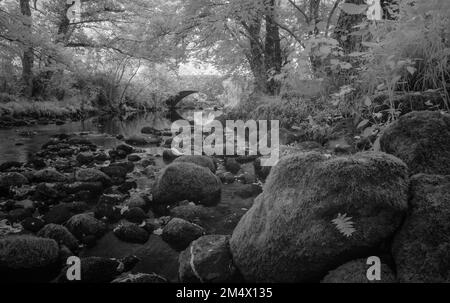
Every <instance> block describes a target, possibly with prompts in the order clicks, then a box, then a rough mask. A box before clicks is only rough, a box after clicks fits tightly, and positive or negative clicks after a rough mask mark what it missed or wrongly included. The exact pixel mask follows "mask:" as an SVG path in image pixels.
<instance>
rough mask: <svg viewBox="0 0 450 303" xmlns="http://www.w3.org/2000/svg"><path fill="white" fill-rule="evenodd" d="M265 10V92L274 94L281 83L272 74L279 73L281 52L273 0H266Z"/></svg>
mask: <svg viewBox="0 0 450 303" xmlns="http://www.w3.org/2000/svg"><path fill="white" fill-rule="evenodd" d="M266 5H267V11H266V41H265V49H264V51H265V68H266V73H267V77H268V83H267V93H268V94H270V95H276V94H278V93H279V92H280V87H281V83H280V81H279V80H276V79H274V76H276V75H279V74H280V73H281V68H282V65H283V58H282V52H281V39H280V28H279V27H278V25H277V22H276V12H275V0H268V1H267V3H266Z"/></svg>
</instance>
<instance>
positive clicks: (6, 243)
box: [0, 235, 59, 282]
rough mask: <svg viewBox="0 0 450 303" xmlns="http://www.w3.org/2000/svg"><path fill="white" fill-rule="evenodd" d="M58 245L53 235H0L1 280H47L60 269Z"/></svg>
mask: <svg viewBox="0 0 450 303" xmlns="http://www.w3.org/2000/svg"><path fill="white" fill-rule="evenodd" d="M58 257H59V247H58V243H56V241H54V240H52V239H44V238H38V237H33V236H25V235H21V236H9V237H5V238H2V239H0V272H1V275H0V281H8V282H12V281H16V282H17V281H24V282H27V281H36V282H46V281H48V280H50V279H52V278H54V276H56V274H57V272H58V261H59V259H58Z"/></svg>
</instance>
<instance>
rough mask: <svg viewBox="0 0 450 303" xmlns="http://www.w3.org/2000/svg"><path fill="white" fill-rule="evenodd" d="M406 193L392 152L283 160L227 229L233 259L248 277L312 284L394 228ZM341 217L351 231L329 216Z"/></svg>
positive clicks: (404, 176) (405, 176)
mask: <svg viewBox="0 0 450 303" xmlns="http://www.w3.org/2000/svg"><path fill="white" fill-rule="evenodd" d="M407 195H408V170H407V167H406V165H405V164H404V163H403V162H402V161H401V160H399V159H397V158H395V157H393V156H391V155H387V154H384V153H360V154H356V155H353V156H348V157H336V158H331V157H329V156H327V155H322V154H319V153H315V152H312V153H305V154H296V155H292V156H289V157H286V158H283V159H282V160H281V161H280V162H279V163H278V165H277V166H275V167H274V168H273V169H272V172H271V174H270V175H269V178H268V180H267V183H266V185H265V188H264V192H263V193H262V194H261V195H260V196H258V198H256V200H255V203H254V205H253V206H252V208H251V209H250V210H249V211H248V212H247V213H246V214H245V215H244V216H243V218H242V219H241V221H240V222H239V224H238V226H237V227H236V229H235V230H234V232H233V235H232V238H231V241H230V247H231V251H232V254H233V259H234V262H235V264H236V266H237V267H238V269H239V270H240V271H241V273H242V274H243V276H244V278H245V279H246V281H249V282H309V281H319V280H320V279H321V278H323V277H324V276H325V275H326V273H327V272H328V271H329V270H331V269H333V268H336V267H337V266H339V265H341V264H344V263H345V262H348V261H351V260H354V259H357V258H359V257H363V256H365V255H367V254H368V253H371V252H373V251H374V250H375V251H377V249H378V248H379V247H380V246H381V245H382V244H384V242H386V241H387V240H388V239H389V238H390V237H391V236H392V235H393V234H394V232H395V231H396V230H397V228H398V227H399V226H400V224H401V222H402V220H403V215H404V213H405V212H406V210H407ZM344 214H345V215H346V216H347V217H348V218H352V219H351V220H352V222H353V227H354V228H355V231H354V232H353V233H351V232H350V233H349V234H347V235H346V234H345V232H346V231H351V228H348V230H346V229H345V228H340V229H339V228H338V226H337V224H336V223H335V221H334V220H335V219H337V218H338V217H339V216H340V215H344ZM343 221H345V220H343ZM341 223H343V222H341ZM344 225H345V224H344ZM348 227H350V226H348Z"/></svg>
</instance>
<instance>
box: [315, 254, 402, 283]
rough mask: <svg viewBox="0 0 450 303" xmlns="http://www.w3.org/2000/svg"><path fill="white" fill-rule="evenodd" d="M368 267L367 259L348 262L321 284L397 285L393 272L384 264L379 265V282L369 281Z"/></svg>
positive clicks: (332, 272) (329, 274) (331, 272)
mask: <svg viewBox="0 0 450 303" xmlns="http://www.w3.org/2000/svg"><path fill="white" fill-rule="evenodd" d="M370 266H371V265H367V259H359V260H355V261H351V262H348V263H346V264H344V265H342V266H339V267H338V268H336V269H335V270H332V271H330V272H329V273H328V275H326V277H325V278H323V280H322V283H397V279H396V278H395V274H394V272H393V271H392V269H390V268H389V266H388V265H386V264H384V263H381V271H380V280H379V281H378V280H374V281H371V280H369V279H368V278H367V271H368V270H369V268H370Z"/></svg>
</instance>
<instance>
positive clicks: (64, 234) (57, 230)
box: [37, 224, 78, 252]
mask: <svg viewBox="0 0 450 303" xmlns="http://www.w3.org/2000/svg"><path fill="white" fill-rule="evenodd" d="M37 236H38V237H41V238H48V239H53V240H55V241H56V242H58V244H60V245H64V246H66V247H67V248H69V249H70V250H71V251H72V252H76V251H77V250H78V240H77V239H76V238H75V237H74V235H72V233H71V232H70V231H69V230H68V229H67V228H65V227H64V226H62V225H58V224H47V225H45V226H44V227H43V228H42V229H41V230H40V231H39V232H38V233H37Z"/></svg>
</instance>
